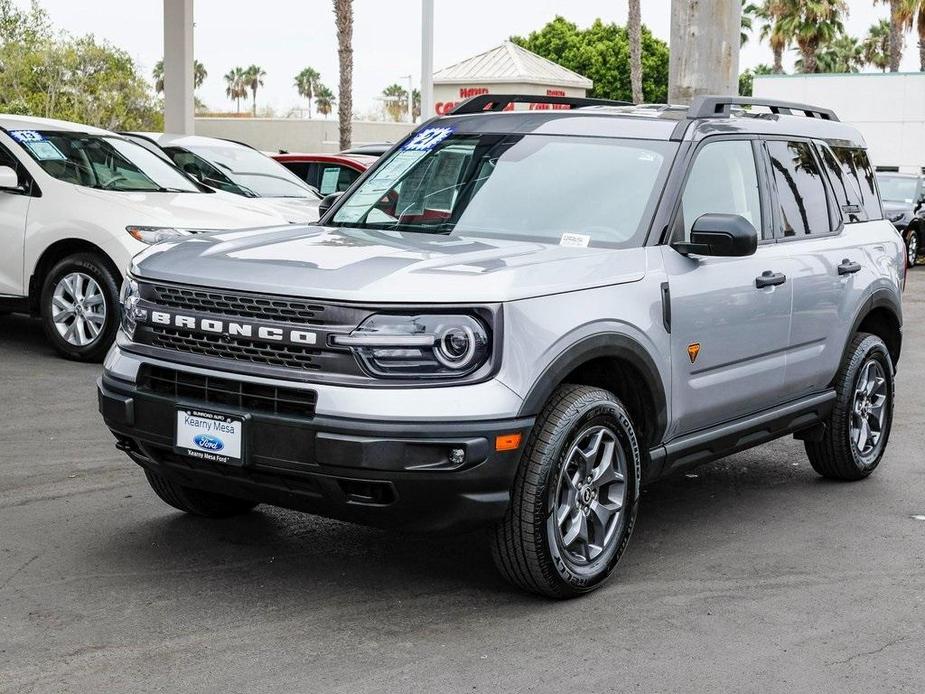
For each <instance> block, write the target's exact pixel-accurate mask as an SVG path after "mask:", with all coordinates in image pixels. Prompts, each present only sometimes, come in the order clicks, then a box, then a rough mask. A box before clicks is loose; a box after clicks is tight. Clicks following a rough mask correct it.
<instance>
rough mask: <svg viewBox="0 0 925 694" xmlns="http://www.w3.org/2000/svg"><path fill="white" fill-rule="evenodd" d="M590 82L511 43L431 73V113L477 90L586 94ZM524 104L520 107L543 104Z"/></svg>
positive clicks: (439, 113) (476, 92)
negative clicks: (432, 98)
mask: <svg viewBox="0 0 925 694" xmlns="http://www.w3.org/2000/svg"><path fill="white" fill-rule="evenodd" d="M593 86H594V82H592V81H591V80H589V79H588V78H587V77H583V76H582V75H579V74H578V73H577V72H573V71H572V70H568V69H566V68H564V67H562V66H561V65H557V64H556V63H554V62H552V61H551V60H547V59H546V58H543V57H542V56H539V55H537V54H536V53H531V52H530V51H528V50H527V49H526V48H521V47H520V46H518V45H517V44H515V43H511V42H510V41H505V42H504V43H502V44H501V45H500V46H498V47H497V48H492V49H491V50H490V51H485V52H484V53H480V54H479V55H476V56H473V57H472V58H468V59H466V60H463V61H462V62H459V63H456V64H455V65H450V66H449V67H445V68H443V69H442V70H438V71H437V72H435V73H434V114H423V115H424V117H425V118H428V117H430V116H431V115H438V116H441V115H443V114H444V113H446V112H448V111H450V110H451V109H452V108H453V107H454V106H455V105H456V104H457V103H458V102H460V101H465V100H466V99H468V98H469V97H472V96H478V95H479V94H537V95H542V96H586V95H587V93H588V90H589V89H591V87H593ZM545 106H546V105H545V104H528V105H523V107H524V108H529V107H532V108H534V109H535V108H543V107H545Z"/></svg>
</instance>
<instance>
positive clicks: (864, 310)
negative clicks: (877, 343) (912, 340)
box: [839, 287, 903, 368]
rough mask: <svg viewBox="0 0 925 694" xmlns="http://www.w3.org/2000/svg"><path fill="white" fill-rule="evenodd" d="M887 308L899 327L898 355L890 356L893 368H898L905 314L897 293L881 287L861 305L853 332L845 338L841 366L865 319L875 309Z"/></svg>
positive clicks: (855, 317) (852, 326) (852, 327)
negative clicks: (852, 339)
mask: <svg viewBox="0 0 925 694" xmlns="http://www.w3.org/2000/svg"><path fill="white" fill-rule="evenodd" d="M878 308H885V309H887V310H888V311H889V312H890V313H892V314H893V316H894V317H895V318H896V323H897V324H898V325H899V342H898V343H897V344H896V354H895V355H894V354H892V353H891V354H890V356H891V357H892V358H893V367H894V368H895V367H896V363H897V362H898V361H899V353H900V351H901V349H902V327H903V318H902V316H903V312H902V307H901V306H900V304H899V302H898V301H897V300H896V296H895V293H894V292H892V291H890V290H889V289H886V288H884V287H880V288H879V289H875V290H874V291H873V292H872V293H871V295H870V296H869V297H867V299H866V300H865V301H864V303H863V304H862V305H861V308H860V309H858V311H857V313H855V315H854V321H852V323H851V330H850V331H848V336H847V337H846V338H845V346H844V347H843V348H842V358H841V361H840V362H839V363H840V364H841V363H843V362H844V361H845V356H846V354H847V352H848V345H849V344H851V338H852V337H854V335H855V333H857V332H858V329H859V328H860V327H861V323H863V322H864V319H865V318H867V316H868V314H869V313H870V312H871V311H873V310H874V309H878Z"/></svg>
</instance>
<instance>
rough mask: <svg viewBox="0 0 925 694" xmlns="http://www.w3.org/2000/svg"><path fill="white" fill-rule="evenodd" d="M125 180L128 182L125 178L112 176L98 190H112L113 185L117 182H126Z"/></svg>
mask: <svg viewBox="0 0 925 694" xmlns="http://www.w3.org/2000/svg"><path fill="white" fill-rule="evenodd" d="M127 180H128V177H127V176H114V177H112V178H110V179H109V180H108V181H106V182H105V183H102V184H100V188H102V189H103V190H109V189H110V188H112V186H113V185H114V184H116V183H118V182H119V181H127Z"/></svg>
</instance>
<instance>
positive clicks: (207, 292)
mask: <svg viewBox="0 0 925 694" xmlns="http://www.w3.org/2000/svg"><path fill="white" fill-rule="evenodd" d="M151 287H152V289H153V293H154V296H153V300H154V301H155V302H156V303H157V304H159V305H160V306H166V307H170V308H177V309H182V310H187V311H201V312H203V313H214V314H220V315H223V316H239V317H242V318H256V319H258V320H268V321H282V322H296V323H309V324H312V325H323V324H325V323H326V322H327V321H326V320H325V315H324V313H325V307H324V306H322V305H321V304H317V303H312V302H310V301H303V300H300V299H288V298H282V297H276V296H262V295H252V294H240V293H236V292H228V291H224V290H221V291H219V290H212V289H196V288H192V287H178V286H173V285H165V284H153V285H151Z"/></svg>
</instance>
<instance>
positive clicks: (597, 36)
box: [511, 16, 668, 103]
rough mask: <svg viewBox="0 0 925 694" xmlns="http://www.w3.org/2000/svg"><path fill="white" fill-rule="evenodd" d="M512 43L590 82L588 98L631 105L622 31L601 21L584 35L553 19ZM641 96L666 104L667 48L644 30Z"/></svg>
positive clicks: (570, 24) (626, 48)
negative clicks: (610, 100) (591, 83)
mask: <svg viewBox="0 0 925 694" xmlns="http://www.w3.org/2000/svg"><path fill="white" fill-rule="evenodd" d="M511 41H513V42H514V43H516V44H518V45H520V46H523V47H524V48H526V49H527V50H530V51H533V52H534V53H537V54H538V55H541V56H543V57H544V58H548V59H549V60H552V61H554V62H556V63H558V64H559V65H562V66H563V67H566V68H568V69H570V70H574V71H575V72H577V73H578V74H580V75H584V76H585V77H588V78H590V79H591V80H593V81H594V87H593V88H592V89H591V93H590V96H594V97H599V98H604V99H620V100H623V101H630V100H632V98H633V91H632V85H631V84H630V50H629V39H628V37H627V32H626V29H625V28H624V27H620V26H617V25H616V24H612V23H610V24H605V23H604V22H602V21H601V20H600V19H597V20H595V21H594V23H593V24H592V25H591V26H590V27H588V28H587V29H579V28H578V26H577V25H576V24H574V23H573V22H569V21H568V20H566V19H564V18H563V17H558V16H557V17H556V18H555V19H553V20H552V21H551V22H549V23H548V24H546V25H545V26H544V27H542V28H541V29H539V30H538V31H534V32H531V33H530V34H529V35H528V36H526V37H521V36H513V37H511ZM642 76H643V78H642V92H643V94H645V96H646V99H647V100H648V101H650V102H654V103H664V102H665V101H667V100H668V45H667V44H666V43H665V42H664V41H661V40H660V39H657V38H655V37H654V36H652V33H651V32H650V31H649V30H648V29H647V28H646V27H645V26H643V27H642Z"/></svg>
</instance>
